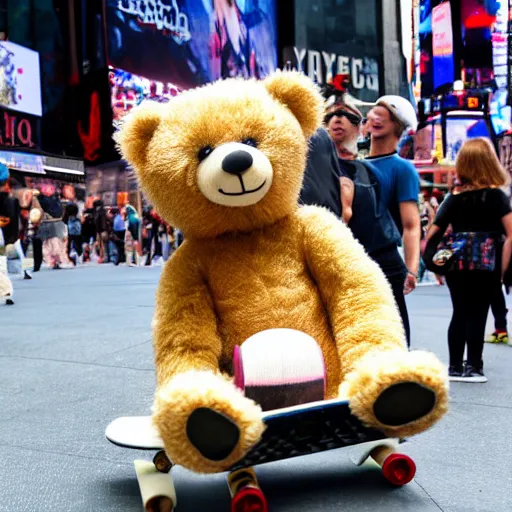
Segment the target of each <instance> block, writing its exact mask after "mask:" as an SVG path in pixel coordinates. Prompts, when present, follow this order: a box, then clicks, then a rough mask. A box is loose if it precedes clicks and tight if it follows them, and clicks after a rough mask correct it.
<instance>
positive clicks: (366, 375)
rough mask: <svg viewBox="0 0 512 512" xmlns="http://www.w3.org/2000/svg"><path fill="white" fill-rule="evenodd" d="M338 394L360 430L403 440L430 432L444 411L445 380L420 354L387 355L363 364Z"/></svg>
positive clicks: (441, 371) (425, 355)
mask: <svg viewBox="0 0 512 512" xmlns="http://www.w3.org/2000/svg"><path fill="white" fill-rule="evenodd" d="M340 394H342V395H344V396H345V397H347V398H348V399H349V400H350V408H351V410H352V413H353V414H354V415H355V416H357V417H358V418H359V419H360V420H361V421H362V422H363V423H364V424H365V425H367V426H369V427H373V428H377V429H379V430H381V431H382V432H384V434H386V435H387V436H388V437H397V438H402V437H408V436H412V435H415V434H419V433H420V432H423V431H425V430H427V429H428V428H430V427H432V426H433V425H434V424H435V423H437V422H438V421H439V420H440V419H441V417H442V416H443V415H444V414H445V413H446V412H447V410H448V374H447V370H446V368H445V367H444V366H443V365H442V364H441V363H440V361H439V360H438V359H437V358H436V357H435V356H434V355H433V354H430V353H428V352H423V351H412V352H407V351H405V350H403V351H390V352H384V353H380V354H379V353H375V354H371V355H368V356H366V357H365V358H363V359H362V360H361V361H360V362H359V363H358V364H357V366H356V368H355V369H354V371H352V372H351V373H350V374H349V375H347V377H346V379H345V381H344V382H343V383H342V385H341V387H340Z"/></svg>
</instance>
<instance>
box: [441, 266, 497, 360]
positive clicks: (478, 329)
mask: <svg viewBox="0 0 512 512" xmlns="http://www.w3.org/2000/svg"><path fill="white" fill-rule="evenodd" d="M446 284H447V285H448V288H449V290H450V295H451V298H452V304H453V316H452V321H451V322H450V327H449V328H448V348H449V351H450V366H455V367H458V368H460V367H461V366H462V361H463V359H464V349H465V347H466V345H467V347H468V350H467V361H468V364H469V365H471V366H473V367H475V368H480V367H481V364H482V354H483V351H484V336H485V324H486V323H487V315H488V313H489V306H490V305H491V300H492V298H493V295H494V294H495V293H496V290H497V289H498V288H500V287H501V282H500V278H499V275H498V274H497V273H494V272H492V273H491V272H484V271H465V272H464V271H461V272H451V273H449V274H448V275H447V276H446Z"/></svg>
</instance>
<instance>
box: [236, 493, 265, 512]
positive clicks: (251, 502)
mask: <svg viewBox="0 0 512 512" xmlns="http://www.w3.org/2000/svg"><path fill="white" fill-rule="evenodd" d="M231 512H268V504H267V500H266V498H265V495H264V494H263V492H262V491H261V489H257V488H255V487H244V488H242V489H240V491H238V492H237V493H236V495H235V497H234V498H233V500H232V502H231Z"/></svg>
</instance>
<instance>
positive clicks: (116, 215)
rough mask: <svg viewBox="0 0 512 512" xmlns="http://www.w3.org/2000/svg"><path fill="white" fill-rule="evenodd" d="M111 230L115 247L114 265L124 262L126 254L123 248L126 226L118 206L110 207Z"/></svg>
mask: <svg viewBox="0 0 512 512" xmlns="http://www.w3.org/2000/svg"><path fill="white" fill-rule="evenodd" d="M112 216H113V221H112V230H113V234H114V243H115V244H116V247H117V254H118V258H117V262H116V265H119V264H120V263H126V254H125V249H124V238H125V234H126V226H125V221H124V219H123V216H122V215H121V210H120V209H119V208H113V209H112Z"/></svg>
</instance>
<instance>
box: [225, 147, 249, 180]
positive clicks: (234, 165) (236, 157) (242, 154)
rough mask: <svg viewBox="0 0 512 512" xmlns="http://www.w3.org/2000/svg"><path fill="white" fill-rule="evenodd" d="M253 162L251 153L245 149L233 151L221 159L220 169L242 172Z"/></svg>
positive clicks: (233, 172)
mask: <svg viewBox="0 0 512 512" xmlns="http://www.w3.org/2000/svg"><path fill="white" fill-rule="evenodd" d="M252 163H253V159H252V155H251V154H250V153H248V152H247V151H243V150H241V149H240V150H238V151H233V152H232V153H230V154H229V155H228V156H226V157H225V158H224V160H222V170H223V171H225V172H227V173H229V174H242V173H243V172H244V171H246V170H247V169H249V167H251V165H252Z"/></svg>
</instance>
